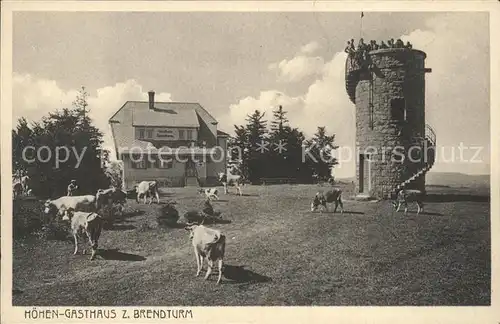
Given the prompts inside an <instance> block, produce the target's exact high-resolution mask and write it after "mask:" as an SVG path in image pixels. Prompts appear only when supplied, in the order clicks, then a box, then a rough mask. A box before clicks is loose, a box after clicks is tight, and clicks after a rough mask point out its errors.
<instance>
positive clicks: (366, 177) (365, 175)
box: [358, 154, 371, 194]
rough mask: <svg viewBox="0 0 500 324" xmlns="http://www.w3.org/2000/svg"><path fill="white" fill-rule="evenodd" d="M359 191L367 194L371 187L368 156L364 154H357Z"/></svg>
mask: <svg viewBox="0 0 500 324" xmlns="http://www.w3.org/2000/svg"><path fill="white" fill-rule="evenodd" d="M358 188H359V193H364V194H368V193H369V192H370V189H371V168H370V157H369V156H368V155H366V154H360V155H359V184H358Z"/></svg>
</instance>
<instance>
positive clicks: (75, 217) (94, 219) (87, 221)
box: [62, 209, 103, 260]
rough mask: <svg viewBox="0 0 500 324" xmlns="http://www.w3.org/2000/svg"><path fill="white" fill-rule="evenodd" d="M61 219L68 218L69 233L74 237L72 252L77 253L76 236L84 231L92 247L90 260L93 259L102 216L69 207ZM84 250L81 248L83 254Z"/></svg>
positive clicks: (99, 234)
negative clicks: (73, 250) (73, 249)
mask: <svg viewBox="0 0 500 324" xmlns="http://www.w3.org/2000/svg"><path fill="white" fill-rule="evenodd" d="M62 219H63V220H69V221H70V223H71V233H72V234H73V237H74V239H75V252H73V254H77V253H78V236H79V235H82V234H83V233H85V234H86V235H87V238H88V239H89V242H90V247H91V249H92V255H91V257H90V260H94V259H95V256H96V253H97V247H98V242H99V237H100V236H101V231H102V225H103V219H102V217H101V216H99V215H98V214H96V213H94V212H90V213H88V212H80V211H74V210H72V209H69V210H66V212H65V213H64V216H63V218H62ZM85 252H86V250H83V254H85Z"/></svg>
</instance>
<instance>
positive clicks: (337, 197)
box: [311, 188, 344, 214]
mask: <svg viewBox="0 0 500 324" xmlns="http://www.w3.org/2000/svg"><path fill="white" fill-rule="evenodd" d="M331 203H335V209H334V210H333V212H334V213H336V212H337V208H338V207H339V206H340V212H341V213H342V214H343V213H344V204H343V203H342V190H341V189H339V188H332V189H331V190H328V191H327V192H325V193H321V192H318V193H316V195H315V196H314V198H313V200H312V202H311V211H312V212H313V211H315V210H316V209H318V208H319V207H320V206H323V208H324V209H325V210H326V211H328V206H327V204H331ZM320 212H321V209H320Z"/></svg>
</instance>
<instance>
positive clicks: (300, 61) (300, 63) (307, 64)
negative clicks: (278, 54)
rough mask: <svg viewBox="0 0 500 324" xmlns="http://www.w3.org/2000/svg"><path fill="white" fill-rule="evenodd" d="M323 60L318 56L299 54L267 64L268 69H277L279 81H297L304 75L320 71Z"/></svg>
mask: <svg viewBox="0 0 500 324" xmlns="http://www.w3.org/2000/svg"><path fill="white" fill-rule="evenodd" d="M324 64H325V61H324V59H323V58H322V57H320V56H315V57H310V56H304V55H299V56H295V57H294V58H292V59H291V60H287V59H284V60H282V61H281V62H279V63H272V64H270V65H269V69H270V70H276V71H278V76H279V78H280V81H284V82H297V81H300V80H302V79H304V78H305V77H308V76H311V75H315V74H318V73H321V71H322V69H323V66H324Z"/></svg>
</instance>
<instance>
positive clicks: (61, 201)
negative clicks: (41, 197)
mask: <svg viewBox="0 0 500 324" xmlns="http://www.w3.org/2000/svg"><path fill="white" fill-rule="evenodd" d="M67 210H73V211H86V212H93V211H95V196H93V195H85V196H63V197H60V198H57V199H54V200H51V199H48V200H47V201H46V202H45V214H47V215H49V214H56V216H59V215H60V216H63V215H64V213H65V212H66V211H67Z"/></svg>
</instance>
